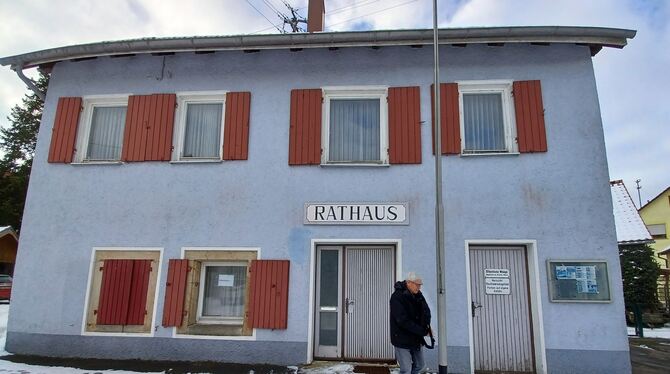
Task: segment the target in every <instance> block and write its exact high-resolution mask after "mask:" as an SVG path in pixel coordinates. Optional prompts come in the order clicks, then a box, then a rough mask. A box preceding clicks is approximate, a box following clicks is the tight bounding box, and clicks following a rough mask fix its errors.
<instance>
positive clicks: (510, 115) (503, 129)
mask: <svg viewBox="0 0 670 374" xmlns="http://www.w3.org/2000/svg"><path fill="white" fill-rule="evenodd" d="M458 90H459V96H460V100H459V104H460V114H461V115H460V118H461V133H462V134H463V136H462V140H461V143H462V144H461V147H462V153H463V154H482V153H510V152H517V151H518V148H517V145H516V141H515V139H516V126H515V125H514V105H513V100H512V82H511V81H509V82H508V81H465V82H458Z"/></svg>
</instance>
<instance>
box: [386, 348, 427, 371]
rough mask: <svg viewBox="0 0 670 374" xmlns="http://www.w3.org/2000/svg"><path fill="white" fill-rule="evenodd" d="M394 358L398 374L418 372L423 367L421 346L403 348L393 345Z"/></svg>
mask: <svg viewBox="0 0 670 374" xmlns="http://www.w3.org/2000/svg"><path fill="white" fill-rule="evenodd" d="M393 348H394V349H395V359H396V360H397V361H398V366H400V374H410V373H411V374H418V373H419V372H420V371H421V369H423V365H424V362H423V352H422V351H421V347H419V348H417V349H405V348H398V347H395V346H394V347H393Z"/></svg>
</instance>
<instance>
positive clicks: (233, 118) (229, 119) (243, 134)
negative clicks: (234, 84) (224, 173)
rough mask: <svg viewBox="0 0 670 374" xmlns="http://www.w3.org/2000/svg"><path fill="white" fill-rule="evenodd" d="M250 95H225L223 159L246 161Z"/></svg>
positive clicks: (235, 93)
mask: <svg viewBox="0 0 670 374" xmlns="http://www.w3.org/2000/svg"><path fill="white" fill-rule="evenodd" d="M250 103H251V93H249V92H228V93H227V94H226V115H225V117H226V119H225V125H224V130H223V159H224V160H246V159H247V156H248V148H249V109H250Z"/></svg>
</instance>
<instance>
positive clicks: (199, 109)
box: [173, 93, 226, 161]
mask: <svg viewBox="0 0 670 374" xmlns="http://www.w3.org/2000/svg"><path fill="white" fill-rule="evenodd" d="M225 100H226V95H225V93H216V94H206V95H205V94H189V95H180V96H179V97H178V114H177V116H178V117H177V118H178V120H177V126H176V131H175V156H174V157H173V159H175V160H182V161H198V160H221V158H222V150H223V146H222V143H223V128H224V125H223V121H224V108H225Z"/></svg>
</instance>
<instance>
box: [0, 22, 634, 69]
mask: <svg viewBox="0 0 670 374" xmlns="http://www.w3.org/2000/svg"><path fill="white" fill-rule="evenodd" d="M635 34H636V31H635V30H628V29H616V28H604V27H576V26H518V27H475V28H454V29H440V31H439V38H440V44H469V43H472V44H480V43H579V44H589V45H599V46H608V47H615V48H623V47H624V46H625V45H626V44H627V40H628V39H632V38H633V37H635ZM432 42H433V30H432V29H416V30H380V31H346V32H319V33H294V34H266V35H232V36H201V37H177V38H146V39H131V40H119V41H108V42H97V43H90V44H80V45H73V46H67V47H59V48H52V49H45V50H41V51H35V52H30V53H25V54H20V55H15V56H9V57H3V58H0V65H4V66H7V65H12V66H16V67H22V68H26V67H33V66H37V65H41V64H48V63H53V62H58V61H63V60H69V59H80V58H91V57H98V56H110V55H122V54H142V53H166V52H192V51H203V50H206V51H218V50H250V49H289V48H325V47H364V46H393V45H426V44H432Z"/></svg>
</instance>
